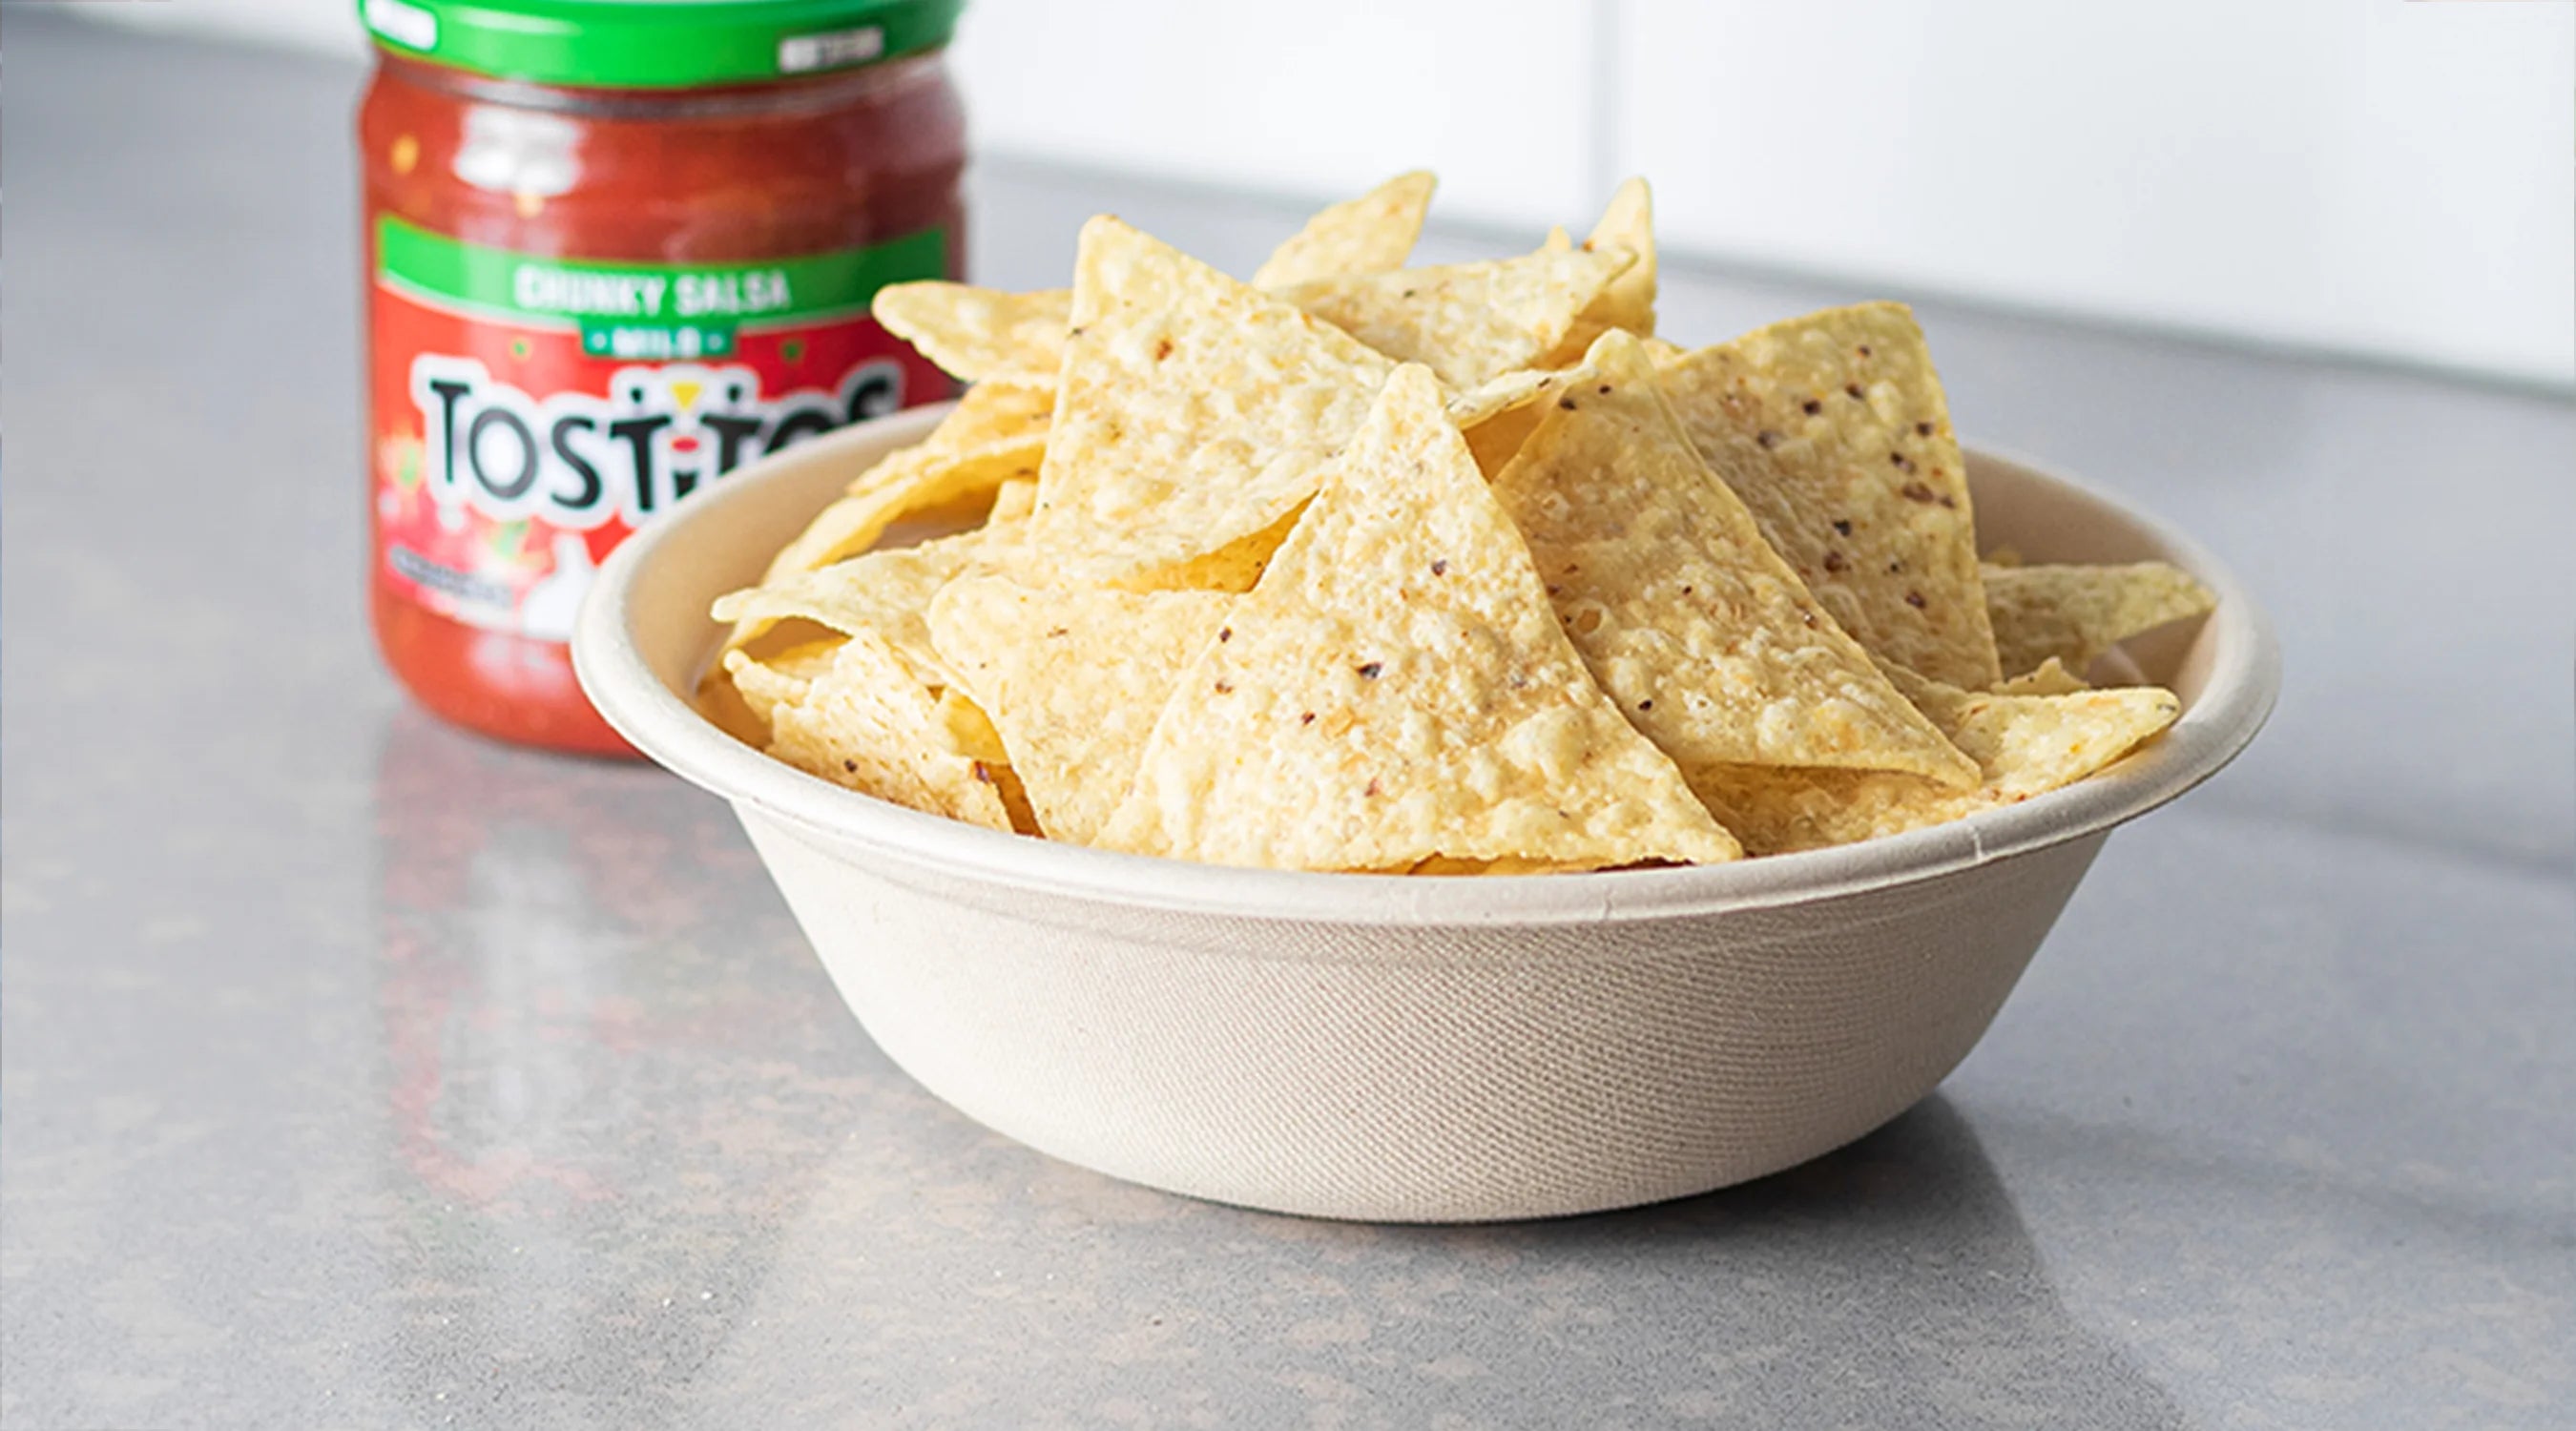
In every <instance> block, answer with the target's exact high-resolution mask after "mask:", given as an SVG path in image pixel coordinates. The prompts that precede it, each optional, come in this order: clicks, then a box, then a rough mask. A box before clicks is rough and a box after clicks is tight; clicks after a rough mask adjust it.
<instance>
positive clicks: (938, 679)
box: [713, 532, 983, 687]
mask: <svg viewBox="0 0 2576 1431" xmlns="http://www.w3.org/2000/svg"><path fill="white" fill-rule="evenodd" d="M982 546H983V534H982V533H981V532H962V533H959V534H958V535H956V536H953V537H942V538H940V539H939V540H937V541H931V542H924V543H922V544H921V545H920V546H917V547H897V548H894V549H892V550H888V551H881V552H870V553H868V554H867V555H866V556H863V557H857V558H854V559H852V560H849V561H845V562H841V563H838V564H836V565H833V566H827V567H825V568H823V569H822V570H820V571H810V572H802V573H799V574H797V575H795V576H791V577H788V578H786V579H785V580H783V581H774V582H770V583H768V584H766V585H762V586H755V587H751V588H749V589H747V590H743V591H730V592H727V593H725V594H724V595H722V596H719V597H717V598H716V601H715V607H714V611H713V614H714V616H715V619H717V620H718V621H730V622H732V623H734V632H735V642H734V644H736V645H740V644H741V643H742V642H744V641H748V640H750V639H752V638H754V637H756V636H758V635H759V634H760V633H761V632H762V631H765V630H767V629H768V627H769V625H770V623H772V622H775V621H783V620H787V619H789V618H793V617H802V618H804V619H806V620H808V621H814V622H819V623H821V624H822V625H824V626H828V627H830V628H831V629H833V630H835V631H838V632H840V633H842V634H843V635H846V636H856V635H858V634H859V633H861V632H874V633H875V634H876V635H877V636H878V637H880V638H881V639H882V640H883V641H884V642H885V643H886V646H887V649H888V650H889V651H890V652H892V653H893V654H894V655H895V656H896V657H897V658H898V659H899V660H901V661H902V662H903V664H904V666H905V668H906V669H907V670H909V671H911V672H912V673H913V676H914V678H915V679H916V680H918V681H920V682H921V683H922V684H924V685H928V686H934V687H935V686H942V685H946V684H948V683H949V682H950V680H951V676H950V674H949V671H948V668H947V667H946V666H945V665H943V664H942V663H941V662H940V660H939V654H938V652H937V651H936V650H935V649H934V648H933V647H932V645H931V643H930V627H929V626H928V625H927V624H926V623H925V622H924V621H923V620H922V613H923V612H925V611H927V610H929V608H930V599H931V598H932V597H934V596H937V595H938V594H939V588H941V587H943V586H946V585H947V584H948V582H949V580H950V579H951V578H953V577H955V576H956V575H957V574H958V573H959V572H961V571H963V570H965V569H966V567H967V566H968V565H969V564H971V563H972V562H973V561H974V560H975V559H976V556H977V555H978V553H979V552H980V551H981V549H982Z"/></svg>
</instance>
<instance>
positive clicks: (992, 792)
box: [725, 631, 1012, 830]
mask: <svg viewBox="0 0 2576 1431" xmlns="http://www.w3.org/2000/svg"><path fill="white" fill-rule="evenodd" d="M725 664H726V668H727V669H728V670H730V671H732V672H733V674H734V678H735V681H736V683H737V684H742V683H744V682H745V681H746V679H749V680H751V681H752V683H753V684H755V685H757V684H760V678H758V677H756V676H754V675H753V673H754V672H755V671H757V670H759V669H760V668H759V667H758V665H757V663H755V662H753V661H752V660H751V658H750V657H749V656H748V655H747V654H746V653H744V652H741V651H731V652H727V653H726V655H725ZM787 685H788V683H787V682H785V681H781V682H780V683H779V685H778V692H779V694H781V695H784V694H785V693H786V689H787ZM770 727H771V730H772V732H773V734H772V736H771V739H770V743H769V753H770V754H771V755H772V756H775V757H777V758H778V759H780V760H783V761H785V762H786V763H788V764H790V765H793V766H795V767H796V768H797V769H799V770H802V771H805V772H806V773H807V774H809V775H816V776H820V777H822V778H823V779H825V780H829V781H831V782H832V783H834V784H836V785H841V786H844V787H847V788H849V789H852V790H856V791H859V792H860V793H862V794H866V795H873V796H875V797H877V798H878V799H880V800H888V801H892V802H893V803H895V804H897V805H903V806H906V807H909V808H911V809H915V810H922V811H927V812H929V813H930V814H934V815H945V816H947V817H948V818H950V819H952V820H964V821H967V822H969V823H970V824H977V825H984V826H988V827H990V828H993V829H997V830H1007V829H1010V828H1012V825H1011V812H1010V809H1009V807H1008V806H1007V805H1005V804H1004V803H1003V800H1002V794H1001V789H1000V785H999V777H998V774H997V766H998V765H999V761H998V760H997V759H995V758H994V757H993V756H992V755H991V754H988V753H986V752H988V751H992V750H995V749H997V748H998V742H996V741H995V740H994V739H993V735H992V727H991V726H990V725H989V724H987V723H985V722H984V721H983V718H982V715H981V713H980V712H978V711H977V710H976V709H975V707H974V706H973V705H972V704H970V703H968V702H967V701H966V700H965V699H964V698H963V697H960V696H957V695H955V693H953V692H940V693H934V692H933V691H932V690H931V689H929V688H928V687H925V686H924V685H922V684H921V682H920V681H918V680H917V679H915V677H914V672H913V668H912V664H911V662H910V661H909V660H908V659H907V658H905V657H904V656H902V655H900V654H898V653H897V652H896V651H895V649H894V648H893V647H892V646H891V645H889V644H888V643H887V642H886V641H885V640H884V639H883V638H881V637H879V636H878V635H877V634H876V633H875V632H873V631H861V632H859V633H856V634H854V635H852V636H851V637H850V638H849V639H848V640H847V641H844V642H842V643H841V644H840V645H839V646H837V647H835V648H834V649H833V651H832V658H831V663H830V665H829V666H827V667H826V668H824V669H823V670H821V671H820V672H818V673H816V674H814V675H813V676H812V677H811V678H810V679H808V680H806V681H805V682H804V687H803V690H802V691H801V692H799V693H797V694H796V695H795V698H794V699H792V700H787V699H782V700H780V701H779V702H778V704H777V705H776V706H775V707H774V708H773V709H772V711H771V714H770Z"/></svg>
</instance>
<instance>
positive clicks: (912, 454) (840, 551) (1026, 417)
mask: <svg viewBox="0 0 2576 1431" xmlns="http://www.w3.org/2000/svg"><path fill="white" fill-rule="evenodd" d="M1054 413H1055V393H1054V390H1053V389H1052V388H1051V387H1035V386H1031V385H1028V384H1018V383H978V384H976V385H975V386H974V387H973V388H970V389H968V390H967V393H966V396H964V397H963V398H960V399H958V402H957V406H956V408H955V409H954V410H953V411H951V412H950V413H949V414H948V416H947V417H945V418H943V419H941V420H940V423H939V425H938V426H937V427H935V428H932V429H931V431H930V435H929V436H928V437H925V438H923V439H922V440H921V441H919V442H917V443H914V444H913V445H912V446H910V447H906V448H903V449H901V450H900V451H896V452H892V453H889V454H887V455H886V456H885V457H884V458H882V459H880V460H879V461H878V462H877V464H876V465H875V466H873V467H870V468H869V469H868V470H867V471H865V472H863V473H861V474H859V476H858V478H857V480H855V481H853V482H852V483H850V488H849V493H848V495H846V496H844V497H842V498H841V499H840V500H839V501H836V502H834V503H833V504H832V505H830V506H828V507H825V508H824V509H823V510H822V511H821V512H820V513H818V514H817V515H816V516H815V518H814V520H813V521H812V522H810V523H808V524H807V526H806V528H805V530H804V532H803V533H802V534H800V535H799V536H798V537H797V538H796V540H794V541H792V542H789V543H788V544H787V545H786V547H784V548H783V549H781V550H780V551H779V553H778V555H777V556H776V557H775V558H773V559H771V561H770V563H769V571H768V574H767V576H766V577H765V578H764V580H767V581H779V580H783V579H785V578H787V577H791V576H794V575H796V574H797V573H799V572H807V571H813V570H815V569H817V568H820V567H825V566H829V565H831V564H832V563H834V562H837V561H842V560H846V559H847V558H849V557H853V556H857V555H858V554H860V553H862V552H864V551H866V550H868V549H869V548H870V547H872V546H874V545H875V544H876V543H877V541H878V540H879V539H880V538H882V537H883V536H884V535H885V532H886V529H887V528H888V527H891V526H893V525H894V524H895V523H896V522H897V521H900V520H901V519H903V518H904V517H906V516H909V515H911V514H913V513H915V512H920V511H924V510H926V509H929V508H933V507H937V506H940V505H942V504H945V503H950V502H959V501H965V500H969V499H980V498H982V497H984V496H985V495H986V494H988V493H991V492H993V491H995V490H997V489H998V488H1000V486H1001V485H1002V484H1003V483H1004V482H1007V481H1010V480H1011V479H1013V478H1015V477H1031V478H1033V477H1035V476H1036V475H1037V472H1038V467H1039V464H1040V463H1042V462H1043V461H1044V460H1045V459H1046V444H1047V429H1048V427H1049V426H1050V425H1051V422H1052V420H1053V416H1054Z"/></svg>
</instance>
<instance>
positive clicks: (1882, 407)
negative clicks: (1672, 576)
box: [1664, 303, 2003, 690]
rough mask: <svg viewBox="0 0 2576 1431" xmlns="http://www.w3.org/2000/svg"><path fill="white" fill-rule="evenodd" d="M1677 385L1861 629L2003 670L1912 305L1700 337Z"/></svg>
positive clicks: (1969, 670) (1945, 677)
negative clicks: (1732, 336)
mask: <svg viewBox="0 0 2576 1431" xmlns="http://www.w3.org/2000/svg"><path fill="white" fill-rule="evenodd" d="M1664 391H1665V393H1666V395H1667V396H1668V397H1669V398H1670V399H1671V400H1672V404H1673V409H1674V411H1675V412H1677V413H1679V414H1680V416H1681V419H1682V425H1683V426H1684V427H1685V428H1687V429H1688V430H1689V431H1690V435H1691V439H1692V441H1694V442H1696V443H1698V444H1699V449H1700V452H1701V453H1702V454H1703V455H1705V456H1706V457H1707V458H1708V460H1709V465H1710V466H1712V467H1714V468H1716V469H1717V474H1718V476H1720V477H1722V478H1724V479H1726V484H1727V485H1728V486H1730V487H1732V488H1734V489H1735V493H1736V495H1737V496H1739V497H1742V498H1743V499H1744V504H1745V505H1746V506H1747V507H1750V508H1752V510H1753V516H1754V519H1755V520H1756V521H1758V522H1760V523H1761V524H1762V534H1763V535H1764V536H1765V537H1768V538H1769V539H1770V541H1771V545H1772V546H1773V547H1775V548H1777V549H1778V550H1779V552H1780V555H1782V556H1784V557H1786V558H1788V560H1789V564H1790V565H1791V566H1792V567H1795V568H1796V569H1797V572H1798V575H1799V576H1800V577H1802V578H1804V579H1805V581H1806V583H1807V587H1808V589H1809V590H1811V591H1813V592H1815V594H1816V598H1817V599H1818V600H1819V601H1822V602H1823V603H1824V604H1825V609H1826V610H1828V611H1830V612H1832V613H1833V614H1834V620H1836V621H1837V622H1840V623H1841V625H1842V628H1843V629H1844V630H1846V631H1848V632H1850V633H1851V634H1852V637H1853V639H1855V640H1857V641H1859V642H1860V644H1861V645H1863V646H1865V647H1867V648H1868V649H1869V650H1870V651H1871V652H1872V653H1873V654H1875V655H1879V656H1883V657H1885V658H1887V659H1888V660H1890V661H1894V662H1896V663H1897V664H1898V665H1901V666H1904V667H1906V668H1907V669H1909V670H1913V671H1916V672H1919V673H1921V674H1923V675H1926V676H1929V677H1931V678H1933V679H1934V680H1939V681H1947V682H1949V683H1951V684H1953V685H1957V686H1961V687H1964V688H1966V689H1970V690H1983V689H1985V688H1986V687H1988V686H1991V685H1993V684H1994V683H1995V682H1996V681H1997V680H1998V679H2000V678H2001V676H2002V674H2003V673H2002V671H2001V670H1999V669H1998V668H1997V666H1996V662H1995V642H1994V634H1993V631H1992V630H1991V628H1990V627H1989V626H1988V624H1987V618H1986V599H1985V588H1984V585H1983V583H1982V582H1981V581H1980V580H1979V578H1978V574H1977V547H1976V530H1975V524H1974V519H1973V517H1972V514H1971V513H1970V511H1969V508H1968V480H1967V469H1966V466H1965V464H1964V463H1963V462H1962V461H1961V459H1960V456H1959V443H1958V438H1957V437H1956V435H1955V434H1953V433H1952V431H1951V430H1950V411H1949V406H1948V404H1947V402H1946V401H1945V400H1944V399H1943V397H1942V394H1941V382H1940V379H1939V378H1938V377H1937V376H1936V375H1935V374H1934V373H1933V371H1932V359H1931V355H1930V354H1929V353H1928V352H1926V351H1925V349H1924V346H1923V331H1922V330H1921V329H1920V328H1917V327H1916V326H1915V325H1914V317H1913V314H1912V313H1910V312H1909V311H1908V310H1907V309H1906V307H1905V306H1904V305H1903V304H1901V303H1863V304H1860V305H1857V306H1855V307H1851V308H1830V309H1827V310H1825V311H1823V312H1821V313H1811V314H1808V315H1807V316H1806V317H1803V318H1795V319H1791V320H1790V321H1788V322H1785V323H1775V324H1773V325H1772V326H1770V327H1768V328H1764V329H1761V330H1760V331H1758V332H1754V333H1749V334H1746V335H1745V336H1744V337H1741V338H1738V339H1736V340H1735V341H1733V342H1731V343H1724V344H1720V345H1719V346H1717V347H1714V348H1704V349H1701V350H1700V351H1699V352H1696V353H1693V354H1692V355H1691V356H1690V357H1689V359H1687V360H1686V361H1684V362H1682V363H1680V364H1679V365H1677V366H1675V367H1673V368H1671V369H1669V370H1667V371H1666V372H1665V373H1664Z"/></svg>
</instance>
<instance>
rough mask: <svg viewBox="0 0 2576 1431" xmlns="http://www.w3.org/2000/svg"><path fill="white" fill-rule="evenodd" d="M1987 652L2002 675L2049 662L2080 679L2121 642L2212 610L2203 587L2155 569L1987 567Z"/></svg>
mask: <svg viewBox="0 0 2576 1431" xmlns="http://www.w3.org/2000/svg"><path fill="white" fill-rule="evenodd" d="M1984 576H1985V586H1986V610H1987V611H1988V612H1989V613H1990V614H1991V616H1992V618H1993V621H1994V631H1995V649H1996V653H1997V654H1998V655H1999V656H2000V657H2001V659H2002V662H2003V668H2004V669H2005V670H2007V671H2028V670H2031V669H2032V668H2034V667H2036V666H2038V665H2039V664H2040V663H2041V662H2042V661H2045V660H2049V659H2052V658H2053V659H2055V660H2057V661H2060V662H2063V663H2064V664H2065V666H2066V667H2067V669H2069V670H2074V671H2081V670H2084V669H2085V668H2087V667H2089V666H2091V665H2092V664H2093V662H2094V660H2095V658H2097V657H2099V656H2100V655H2101V654H2102V653H2103V652H2105V651H2108V650H2110V649H2111V648H2112V647H2113V646H2116V645H2118V644H2119V643H2120V642H2122V641H2125V640H2127V639H2128V638H2130V637H2132V636H2135V635H2138V634H2139V633H2141V632H2144V631H2152V630H2154V629H2155V628H2156V627H2159V626H2162V625H2164V624H2166V623H2167V622H2172V621H2183V620H2187V619H2189V618H2191V617H2194V616H2198V615H2200V614H2201V613H2202V612H2204V611H2208V610H2210V609H2211V608H2212V607H2215V606H2216V605H2218V597H2217V595H2216V594H2215V593H2214V592H2212V591H2211V590H2210V589H2209V588H2208V587H2205V586H2203V585H2201V584H2200V583H2199V582H2198V581H2196V580H2194V579H2193V578H2192V575H2191V573H2189V572H2187V571H2184V570H2183V569H2182V568H2180V567H2176V566H2168V565H2166V564H2165V563H2163V562H2160V561H2142V562H2133V563H2131V564H2129V565H2127V566H2012V567H2007V566H1993V565H1989V566H1988V567H1987V568H1986V570H1985V573H1984Z"/></svg>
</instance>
